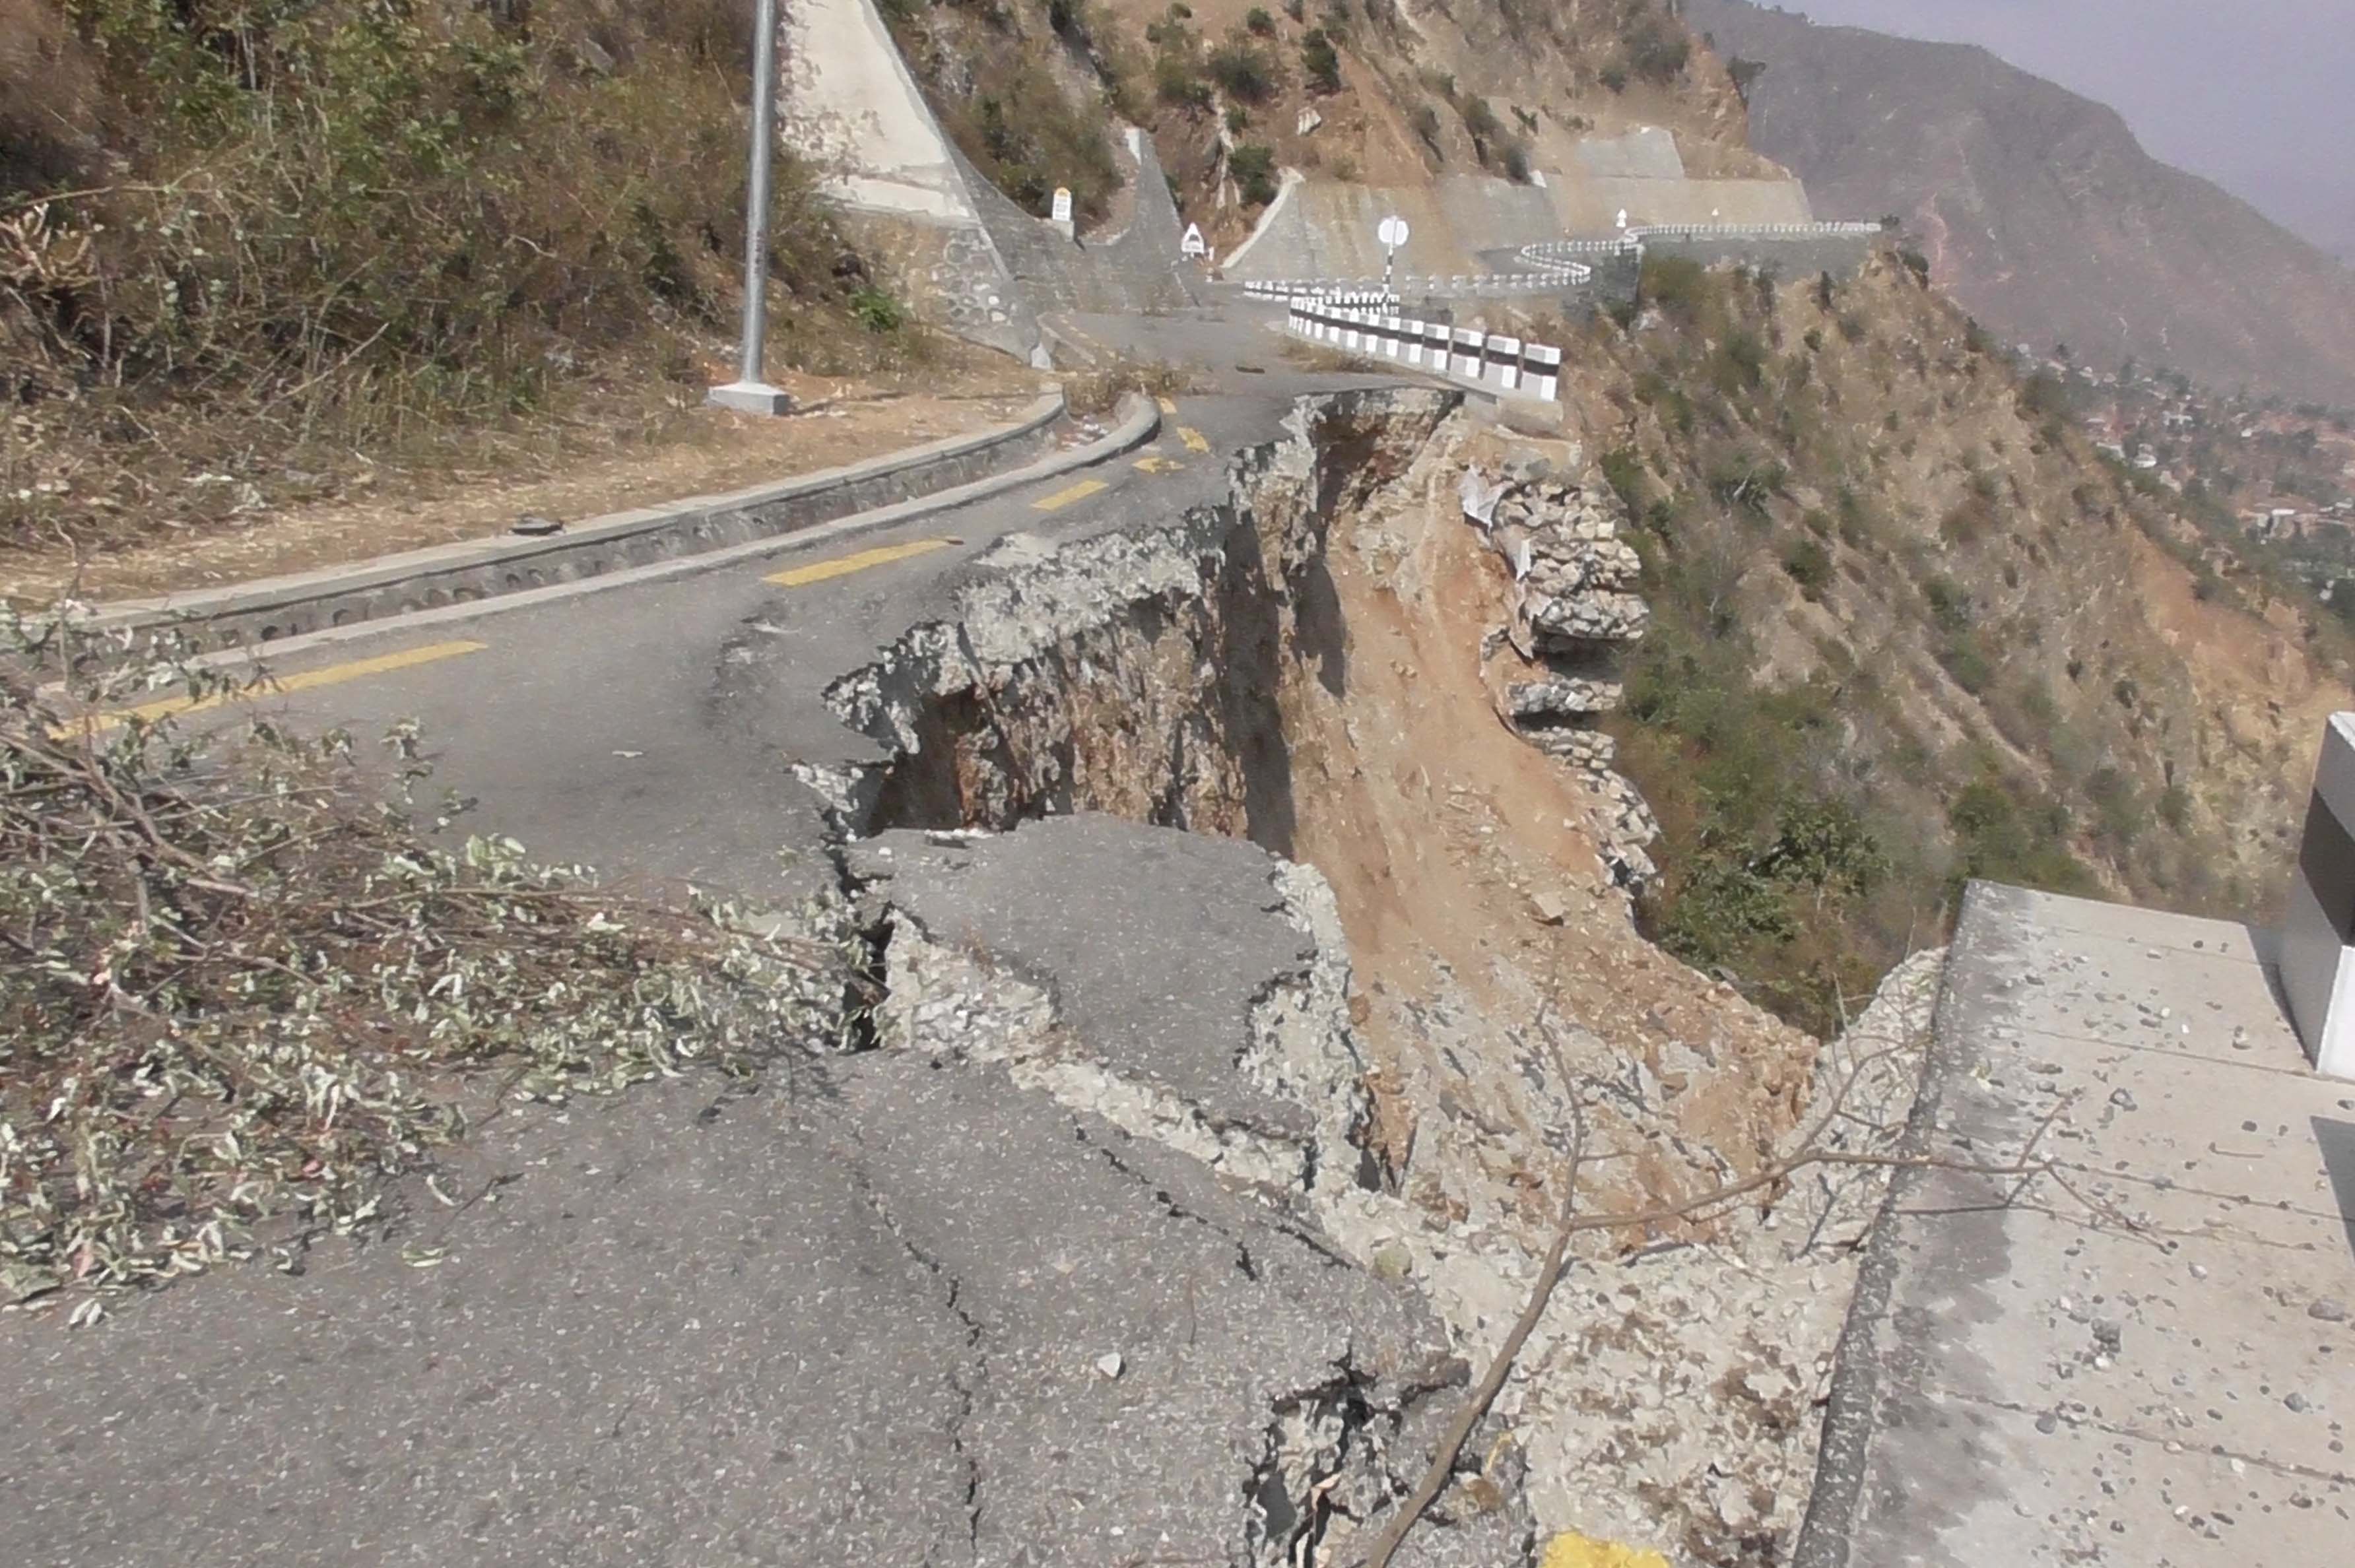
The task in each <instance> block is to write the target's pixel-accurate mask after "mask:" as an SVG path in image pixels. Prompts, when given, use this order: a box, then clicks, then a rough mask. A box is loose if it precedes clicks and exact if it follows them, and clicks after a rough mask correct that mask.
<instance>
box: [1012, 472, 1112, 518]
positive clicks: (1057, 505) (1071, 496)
mask: <svg viewBox="0 0 2355 1568" xmlns="http://www.w3.org/2000/svg"><path fill="white" fill-rule="evenodd" d="M1107 488H1109V486H1107V485H1105V484H1104V482H1103V480H1101V479H1082V480H1081V481H1080V482H1079V483H1078V484H1076V485H1072V486H1071V488H1069V489H1067V490H1058V491H1056V492H1055V493H1054V494H1053V495H1051V496H1040V497H1039V499H1037V500H1035V501H1033V502H1031V503H1030V509H1031V510H1032V511H1034V512H1060V511H1061V510H1062V509H1063V508H1064V507H1068V506H1070V505H1071V503H1072V502H1074V501H1084V500H1086V499H1087V498H1088V497H1089V496H1092V495H1094V494H1096V493H1097V492H1098V491H1100V490H1103V489H1107Z"/></svg>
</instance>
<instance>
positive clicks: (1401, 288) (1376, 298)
mask: <svg viewBox="0 0 2355 1568" xmlns="http://www.w3.org/2000/svg"><path fill="white" fill-rule="evenodd" d="M1882 231H1883V226H1882V225H1881V224H1878V223H1861V222H1839V223H1650V224H1640V225H1637V226H1636V227H1635V228H1632V229H1626V230H1625V232H1624V233H1622V234H1621V235H1620V237H1619V238H1617V239H1614V240H1540V241H1539V242H1538V243H1536V244H1534V245H1524V246H1522V247H1521V248H1520V251H1519V252H1518V254H1519V257H1520V261H1521V262H1522V265H1523V266H1524V267H1525V268H1527V269H1528V270H1527V271H1524V272H1456V273H1453V274H1450V275H1445V276H1440V275H1433V276H1429V277H1422V276H1410V277H1403V278H1399V279H1396V280H1395V281H1394V282H1393V283H1391V285H1390V286H1389V287H1387V288H1386V287H1385V286H1384V284H1383V281H1382V280H1381V279H1380V278H1279V279H1275V280H1273V281H1268V280H1261V281H1257V282H1252V283H1245V284H1243V291H1244V292H1245V293H1249V294H1251V295H1252V296H1253V297H1254V298H1258V299H1269V300H1299V299H1312V300H1321V301H1323V302H1324V303H1326V304H1330V305H1335V306H1339V307H1344V308H1348V309H1373V310H1395V309H1396V308H1397V307H1398V305H1399V304H1400V302H1401V300H1402V299H1404V298H1406V297H1408V296H1411V295H1418V294H1419V295H1422V296H1423V297H1425V298H1430V299H1499V298H1504V297H1507V296H1509V295H1513V294H1545V293H1557V292H1559V291H1560V290H1561V289H1563V288H1565V287H1577V286H1580V285H1582V284H1586V283H1593V281H1594V268H1593V265H1592V264H1591V263H1589V262H1586V261H1580V260H1578V258H1579V257H1581V256H1598V257H1599V256H1636V257H1640V256H1641V255H1642V254H1643V251H1644V241H1645V240H1816V239H1856V238H1861V237H1863V236H1866V235H1873V234H1879V233H1881V232H1882Z"/></svg>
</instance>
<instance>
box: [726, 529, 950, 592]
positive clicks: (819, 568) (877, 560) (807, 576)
mask: <svg viewBox="0 0 2355 1568" xmlns="http://www.w3.org/2000/svg"><path fill="white" fill-rule="evenodd" d="M954 542H955V541H954V540H952V539H914V540H911V541H910V542H909V543H907V544H887V545H879V546H878V547H877V548H875V549H862V550H860V551H859V552H858V554H856V555H843V556H837V557H836V558H835V559H834V560H821V561H817V562H815V563H814V564H812V565H809V566H796V567H794V568H792V569H791V570H789V571H773V572H771V573H769V575H768V576H767V577H766V578H765V579H763V580H762V581H768V582H773V583H775V584H777V586H779V587H780V588H800V587H802V586H804V585H805V584H806V583H812V582H824V581H826V579H827V578H829V577H847V576H849V575H850V574H851V573H852V572H854V571H866V570H867V569H868V567H870V566H882V565H884V564H885V563H887V562H890V561H894V560H907V559H908V558H909V557H910V556H911V555H929V554H930V553H931V552H932V551H933V550H936V549H948V548H949V546H950V545H951V544H953V543H954Z"/></svg>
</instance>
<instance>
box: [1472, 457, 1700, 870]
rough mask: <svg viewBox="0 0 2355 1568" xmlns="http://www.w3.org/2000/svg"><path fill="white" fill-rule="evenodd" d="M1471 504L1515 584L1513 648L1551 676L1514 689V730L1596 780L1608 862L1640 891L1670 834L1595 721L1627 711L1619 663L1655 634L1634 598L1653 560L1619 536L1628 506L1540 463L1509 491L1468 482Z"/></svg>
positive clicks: (1599, 832)
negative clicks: (1620, 769) (1657, 846)
mask: <svg viewBox="0 0 2355 1568" xmlns="http://www.w3.org/2000/svg"><path fill="white" fill-rule="evenodd" d="M1464 494H1465V513H1466V515H1467V516H1468V517H1471V519H1472V520H1473V521H1474V522H1475V523H1476V524H1477V525H1479V526H1480V527H1481V528H1483V529H1484V531H1485V532H1486V534H1487V541H1488V548H1489V549H1492V550H1494V551H1496V553H1497V555H1498V556H1500V557H1502V558H1503V559H1504V561H1505V563H1506V565H1507V566H1508V568H1509V569H1510V571H1512V574H1513V617H1512V621H1511V624H1509V625H1508V627H1507V628H1506V634H1505V640H1507V641H1508V642H1510V643H1511V645H1512V646H1513V649H1514V651H1515V652H1517V653H1518V654H1519V655H1520V656H1521V657H1522V658H1523V659H1524V660H1525V661H1527V662H1528V663H1529V664H1530V665H1531V666H1534V667H1536V669H1537V670H1538V671H1539V672H1540V675H1539V677H1538V678H1535V679H1527V680H1516V681H1512V682H1509V683H1508V685H1507V686H1506V688H1505V695H1504V701H1503V711H1504V716H1505V719H1506V720H1507V722H1508V723H1510V724H1511V725H1512V727H1513V730H1514V731H1515V732H1516V733H1518V734H1519V735H1520V736H1521V737H1522V738H1523V739H1525V740H1527V741H1529V743H1530V744H1531V745H1534V746H1536V747H1537V748H1538V749H1539V750H1540V751H1542V752H1545V753H1546V754H1547V755H1549V756H1551V757H1557V758H1560V759H1561V761H1563V762H1565V763H1569V764H1571V765H1572V767H1575V768H1578V769H1580V770H1581V771H1582V772H1584V773H1588V774H1590V775H1592V778H1593V783H1594V784H1595V786H1596V788H1597V790H1598V792H1599V794H1600V795H1601V797H1602V800H1603V805H1602V807H1601V808H1600V809H1599V810H1598V812H1597V814H1596V816H1595V818H1594V824H1593V826H1594V827H1595V829H1596V840H1597V847H1598V848H1599V849H1600V851H1601V853H1602V855H1603V859H1604V863H1605V864H1606V865H1607V866H1608V867H1609V868H1610V869H1611V872H1612V874H1613V876H1614V877H1615V878H1616V879H1617V880H1619V881H1620V882H1622V883H1623V884H1625V885H1627V886H1630V887H1635V886H1640V885H1641V884H1642V883H1644V882H1646V881H1647V880H1650V879H1651V878H1652V877H1653V876H1654V875H1655V874H1656V872H1655V869H1654V867H1653V865H1652V862H1651V859H1650V858H1649V857H1648V856H1647V855H1646V854H1645V852H1644V849H1645V846H1646V845H1648V844H1650V843H1651V842H1652V840H1653V839H1654V838H1656V837H1658V835H1659V829H1658V827H1657V824H1656V823H1654V821H1653V820H1652V814H1651V812H1650V810H1649V809H1648V808H1646V806H1645V805H1644V801H1643V797H1642V796H1641V795H1637V794H1636V788H1635V786H1634V785H1633V784H1629V783H1628V782H1627V781H1626V780H1625V779H1623V778H1621V777H1620V776H1619V775H1617V774H1616V773H1613V772H1611V764H1612V763H1613V762H1614V760H1615V759H1616V747H1615V745H1614V742H1613V741H1612V738H1611V737H1610V736H1609V735H1608V734H1606V733H1604V731H1603V730H1601V729H1600V728H1599V727H1598V726H1597V724H1596V722H1595V721H1596V720H1597V719H1598V718H1599V717H1600V716H1601V715H1603V714H1604V713H1607V712H1610V711H1611V710H1612V709H1615V708H1617V707H1618V706H1619V701H1620V696H1621V692H1620V686H1619V682H1618V680H1617V678H1616V665H1617V662H1618V658H1619V656H1620V654H1621V652H1622V651H1623V650H1624V649H1625V647H1626V646H1627V645H1630V644H1632V643H1635V642H1636V641H1637V640H1639V639H1640V638H1641V637H1642V636H1643V635H1644V633H1645V630H1646V627H1647V626H1648V625H1649V624H1650V623H1651V610H1650V607H1649V606H1647V605H1646V603H1644V601H1643V600H1642V599H1641V598H1640V597H1638V596H1637V595H1636V592H1634V590H1635V588H1636V582H1637V580H1638V578H1639V577H1640V576H1641V574H1642V571H1643V561H1642V560H1641V558H1639V557H1638V556H1637V555H1636V551H1635V549H1633V548H1632V547H1631V546H1629V545H1628V544H1627V542H1626V541H1625V540H1624V539H1621V538H1620V537H1619V519H1620V516H1621V513H1622V511H1623V507H1621V504H1620V502H1619V499H1618V497H1617V496H1615V495H1614V494H1613V493H1612V492H1611V491H1610V490H1609V489H1608V488H1607V487H1604V486H1603V485H1588V484H1578V483H1572V482H1568V481H1564V480H1561V479H1557V478H1555V477H1553V476H1552V475H1551V474H1550V471H1549V470H1548V468H1547V467H1546V465H1545V464H1542V463H1541V462H1537V461H1532V460H1519V461H1516V462H1514V463H1510V464H1508V465H1507V467H1506V472H1505V476H1504V480H1503V483H1502V487H1501V489H1499V488H1497V486H1496V485H1493V484H1491V483H1490V482H1488V481H1487V480H1486V479H1485V478H1480V479H1467V480H1466V483H1465V490H1464ZM1484 512H1485V513H1486V517H1485V520H1484V519H1483V517H1482V513H1484Z"/></svg>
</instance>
